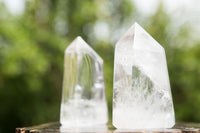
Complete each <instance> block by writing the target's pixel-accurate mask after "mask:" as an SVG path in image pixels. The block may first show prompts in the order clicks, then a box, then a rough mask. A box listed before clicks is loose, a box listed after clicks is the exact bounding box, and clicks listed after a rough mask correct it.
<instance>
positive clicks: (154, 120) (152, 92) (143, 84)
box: [113, 23, 175, 129]
mask: <svg viewBox="0 0 200 133" xmlns="http://www.w3.org/2000/svg"><path fill="white" fill-rule="evenodd" d="M174 124H175V116H174V108H173V101H172V96H171V89H170V83H169V77H168V70H167V63H166V57H165V51H164V48H163V47H162V46H161V45H160V44H159V43H158V42H156V41H155V40H154V39H153V38H152V37H151V36H150V35H149V34H148V33H147V32H146V31H145V30H144V29H143V28H142V27H141V26H140V25H139V24H137V23H135V24H134V25H133V26H132V27H131V28H130V29H129V30H128V31H127V32H126V33H125V35H124V36H123V37H122V38H121V39H120V40H119V41H118V42H117V44H116V47H115V59H114V89H113V125H114V126H115V127H117V128H120V129H140V128H170V127H172V126H173V125H174Z"/></svg>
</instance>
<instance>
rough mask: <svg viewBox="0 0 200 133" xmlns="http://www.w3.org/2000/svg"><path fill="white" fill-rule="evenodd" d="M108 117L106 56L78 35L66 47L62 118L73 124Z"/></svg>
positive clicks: (83, 124) (100, 121)
mask: <svg viewBox="0 0 200 133" xmlns="http://www.w3.org/2000/svg"><path fill="white" fill-rule="evenodd" d="M107 120H108V116H107V104H106V97H105V85H104V75H103V60H102V58H101V57H100V56H99V55H98V54H97V53H96V52H95V51H94V50H93V49H92V48H91V47H90V46H89V45H88V44H87V43H86V42H85V41H84V40H83V39H82V38H81V37H77V38H76V39H75V40H74V41H73V42H72V43H71V44H70V45H69V46H68V47H67V48H66V50H65V61H64V79H63V90H62V101H61V111H60V122H61V124H62V125H63V126H65V127H70V128H73V127H86V126H92V125H98V124H106V123H107Z"/></svg>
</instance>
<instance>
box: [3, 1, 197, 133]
mask: <svg viewBox="0 0 200 133" xmlns="http://www.w3.org/2000/svg"><path fill="white" fill-rule="evenodd" d="M198 5H200V1H198V0H177V1H174V0H165V1H164V0H163V1H162V0H148V1H146V0H0V133H9V132H10V133H11V132H14V129H15V128H16V127H23V126H31V125H36V124H42V123H47V122H52V121H58V120H59V111H60V101H61V89H62V77H63V60H64V49H65V48H66V47H67V46H68V45H69V43H70V42H71V41H72V40H73V39H74V38H75V37H76V36H78V35H80V36H82V37H83V39H84V40H86V42H88V43H89V44H90V45H91V47H92V48H93V49H95V50H96V51H97V53H98V54H99V55H100V56H101V57H102V58H103V59H104V62H105V64H104V69H105V70H104V71H105V82H106V95H107V100H108V108H109V118H110V121H111V112H112V87H113V59H114V46H115V43H116V41H117V40H118V39H119V37H120V36H122V35H123V34H124V33H125V31H126V30H127V29H128V28H129V27H130V26H131V25H132V24H133V23H134V22H135V21H137V22H138V23H139V24H140V25H141V26H142V27H144V29H146V31H147V32H149V33H150V34H151V35H152V36H153V37H154V38H155V39H156V40H157V41H158V42H159V43H160V44H161V45H162V46H163V47H164V48H165V50H166V56H167V61H168V69H169V76H170V82H171V88H172V95H173V100H174V107H175V113H176V121H183V122H200V106H199V105H200V87H199V86H200V37H199V36H200V8H199V7H198Z"/></svg>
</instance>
